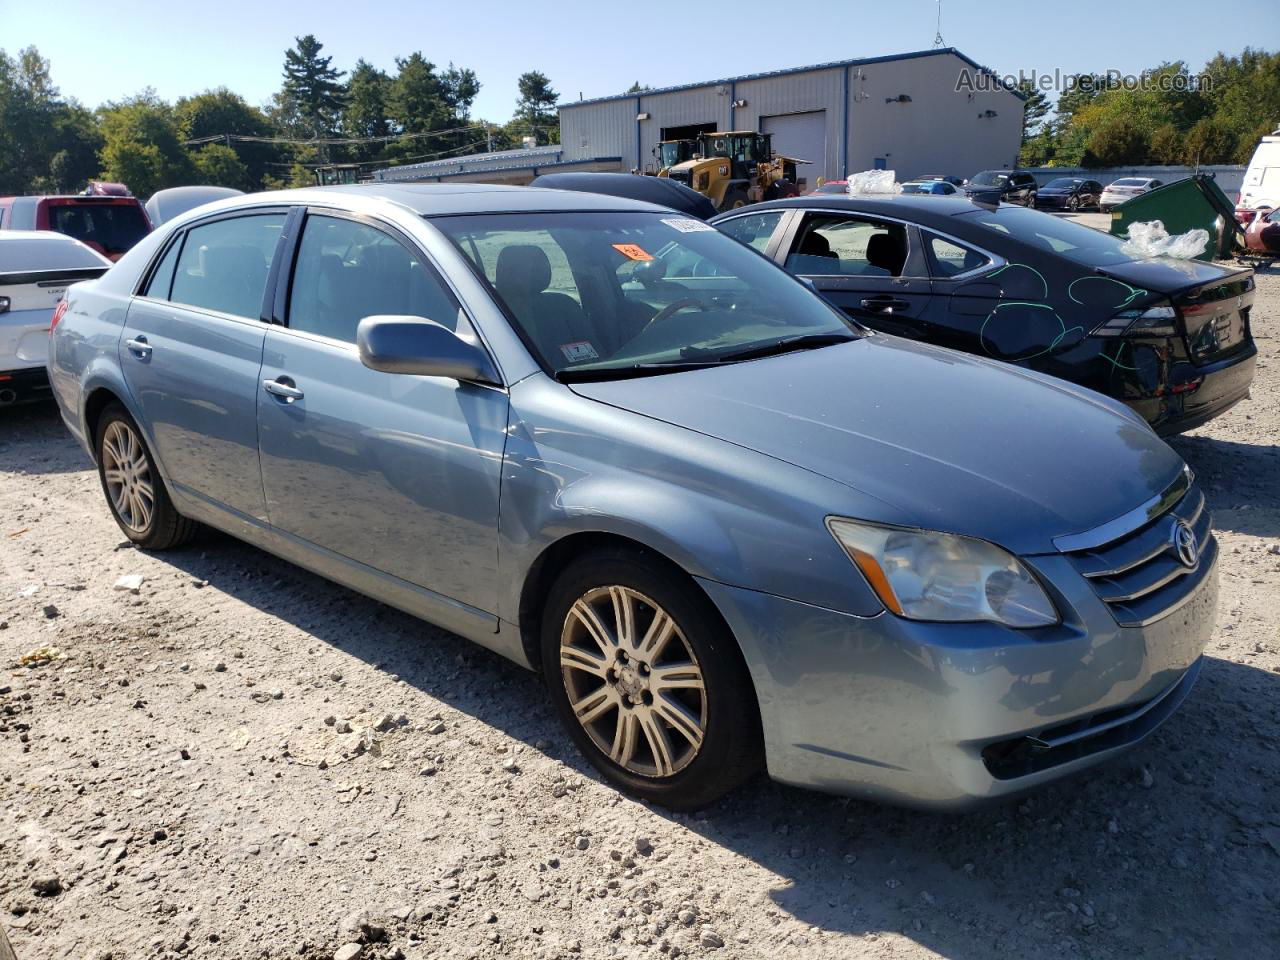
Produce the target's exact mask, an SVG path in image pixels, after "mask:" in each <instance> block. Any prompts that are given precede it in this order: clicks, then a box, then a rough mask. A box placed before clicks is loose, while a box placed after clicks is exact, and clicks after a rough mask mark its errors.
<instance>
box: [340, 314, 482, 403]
mask: <svg viewBox="0 0 1280 960" xmlns="http://www.w3.org/2000/svg"><path fill="white" fill-rule="evenodd" d="M356 348H357V349H358V350H359V351H360V362H361V363H363V364H364V365H365V366H366V367H368V368H369V369H370V370H381V371H382V372H383V373H407V374H412V375H415V376H419V377H451V378H452V379H454V380H465V381H468V382H470V383H486V384H492V385H494V386H501V384H502V381H501V379H500V378H499V377H498V371H497V370H496V369H494V366H493V361H492V360H490V359H489V354H487V353H486V352H485V351H484V349H483V348H482V347H479V346H477V345H476V344H474V343H468V342H467V341H466V340H463V339H462V338H461V337H460V336H458V335H457V334H456V333H454V332H453V331H452V330H450V329H448V328H447V327H442V326H441V325H440V324H438V323H436V322H435V321H434V320H428V319H426V318H425V317H401V316H373V317H365V318H364V319H363V320H361V321H360V325H359V326H358V327H356Z"/></svg>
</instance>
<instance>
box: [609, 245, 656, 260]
mask: <svg viewBox="0 0 1280 960" xmlns="http://www.w3.org/2000/svg"><path fill="white" fill-rule="evenodd" d="M613 249H615V250H617V251H618V252H619V253H620V254H622V255H623V256H624V257H626V258H627V259H628V260H639V261H640V262H641V263H644V262H645V261H646V260H652V259H653V257H652V256H650V255H649V254H648V253H646V252H645V250H644V248H643V247H637V246H636V245H635V244H634V243H615V244H614V245H613Z"/></svg>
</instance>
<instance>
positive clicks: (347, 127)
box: [342, 60, 393, 161]
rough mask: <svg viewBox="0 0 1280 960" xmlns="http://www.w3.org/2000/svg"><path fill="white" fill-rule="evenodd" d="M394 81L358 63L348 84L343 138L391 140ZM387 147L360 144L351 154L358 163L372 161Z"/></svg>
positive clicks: (368, 64) (343, 112)
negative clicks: (391, 106) (392, 87)
mask: <svg viewBox="0 0 1280 960" xmlns="http://www.w3.org/2000/svg"><path fill="white" fill-rule="evenodd" d="M390 99H391V78H390V77H388V76H387V74H386V72H385V71H382V70H379V69H378V68H377V67H375V66H374V65H373V64H371V63H369V62H367V61H365V60H357V61H356V66H355V69H354V70H352V71H351V79H350V80H349V81H348V82H347V94H346V98H345V106H344V107H343V110H342V135H343V136H345V137H352V138H360V139H366V138H371V137H388V136H391V134H392V132H393V130H392V123H391V116H390V106H389V101H390ZM384 146H385V144H381V143H369V144H358V145H356V146H354V147H352V148H351V149H350V151H349V153H350V154H351V156H352V157H354V158H355V159H357V160H362V161H367V160H372V159H374V158H376V157H378V156H380V155H381V153H382V151H383V147H384Z"/></svg>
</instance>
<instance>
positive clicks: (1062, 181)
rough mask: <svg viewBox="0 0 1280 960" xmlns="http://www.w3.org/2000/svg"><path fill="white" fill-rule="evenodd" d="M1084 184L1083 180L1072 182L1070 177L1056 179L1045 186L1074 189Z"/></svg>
mask: <svg viewBox="0 0 1280 960" xmlns="http://www.w3.org/2000/svg"><path fill="white" fill-rule="evenodd" d="M1082 183H1084V181H1083V180H1074V179H1072V178H1071V177H1058V179H1056V180H1050V181H1049V182H1048V183H1046V184H1045V186H1046V187H1063V188H1066V187H1074V186H1078V185H1079V184H1082Z"/></svg>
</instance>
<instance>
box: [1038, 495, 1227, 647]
mask: <svg viewBox="0 0 1280 960" xmlns="http://www.w3.org/2000/svg"><path fill="white" fill-rule="evenodd" d="M1183 477H1184V478H1186V480H1187V485H1184V484H1183V483H1182V482H1176V483H1174V484H1172V485H1171V486H1170V487H1169V488H1168V489H1166V490H1165V491H1164V492H1162V493H1161V494H1160V495H1159V496H1158V497H1154V498H1152V500H1150V501H1148V503H1146V504H1143V505H1142V507H1140V508H1139V511H1141V513H1142V514H1147V518H1146V519H1145V521H1144V522H1142V523H1140V524H1138V525H1137V526H1134V527H1130V528H1129V529H1128V530H1126V531H1123V532H1121V533H1120V535H1119V536H1113V537H1111V538H1110V539H1108V540H1107V541H1105V542H1103V543H1101V544H1098V545H1095V546H1090V547H1084V548H1080V549H1077V550H1064V551H1063V553H1064V555H1065V556H1066V558H1067V559H1068V560H1069V561H1070V562H1071V564H1072V566H1073V567H1075V569H1076V571H1077V572H1079V573H1080V575H1081V576H1082V577H1084V578H1085V582H1086V583H1088V584H1089V585H1090V586H1091V587H1092V588H1093V590H1094V592H1095V593H1096V594H1097V596H1098V599H1099V600H1101V601H1102V602H1103V603H1105V604H1106V605H1107V608H1108V609H1109V610H1110V612H1111V615H1112V616H1113V617H1114V618H1115V621H1116V623H1118V624H1119V625H1120V626H1122V627H1144V626H1147V625H1149V624H1152V623H1155V622H1156V621H1158V620H1162V619H1164V618H1165V617H1167V616H1169V615H1170V614H1172V613H1174V612H1176V611H1177V610H1179V609H1181V608H1182V607H1183V606H1184V605H1185V604H1186V603H1187V602H1188V601H1190V600H1191V599H1192V598H1193V597H1194V596H1195V595H1196V594H1197V592H1198V590H1199V588H1200V586H1201V584H1203V583H1204V581H1205V578H1206V577H1208V576H1210V575H1211V573H1212V570H1213V566H1214V564H1215V563H1216V562H1217V558H1218V544H1217V541H1216V540H1214V538H1213V517H1212V515H1211V514H1210V512H1209V510H1208V509H1207V508H1206V503H1205V497H1204V493H1203V492H1202V491H1201V490H1200V489H1199V487H1196V486H1194V485H1193V484H1192V482H1191V478H1190V472H1189V471H1184V473H1183ZM1175 494H1176V497H1177V498H1176V499H1173V497H1174V495H1175ZM1171 499H1172V502H1170V501H1171ZM1160 506H1163V507H1164V509H1163V510H1159V511H1158V512H1155V513H1154V514H1153V513H1151V511H1152V510H1154V509H1156V508H1158V507H1160ZM1139 511H1131V512H1130V513H1129V514H1126V515H1125V517H1127V518H1132V517H1137V516H1139ZM1183 523H1185V524H1187V525H1189V526H1190V527H1191V529H1192V530H1193V531H1194V532H1195V537H1196V542H1197V543H1198V544H1199V547H1200V550H1199V556H1198V557H1197V559H1196V563H1195V564H1194V565H1193V566H1190V567H1188V566H1187V565H1186V564H1185V563H1183V562H1182V560H1181V559H1180V558H1179V556H1178V554H1177V551H1176V548H1175V545H1174V540H1175V531H1176V530H1177V528H1178V526H1179V525H1181V524H1183ZM1104 527H1105V528H1107V532H1108V533H1111V532H1114V531H1116V530H1119V529H1121V524H1119V522H1118V521H1112V523H1111V524H1105V525H1104ZM1101 529H1103V528H1099V530H1101ZM1097 536H1100V534H1097V533H1096V531H1095V532H1094V534H1093V537H1091V539H1096V537H1097ZM1066 539H1067V540H1068V542H1070V538H1066Z"/></svg>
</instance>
